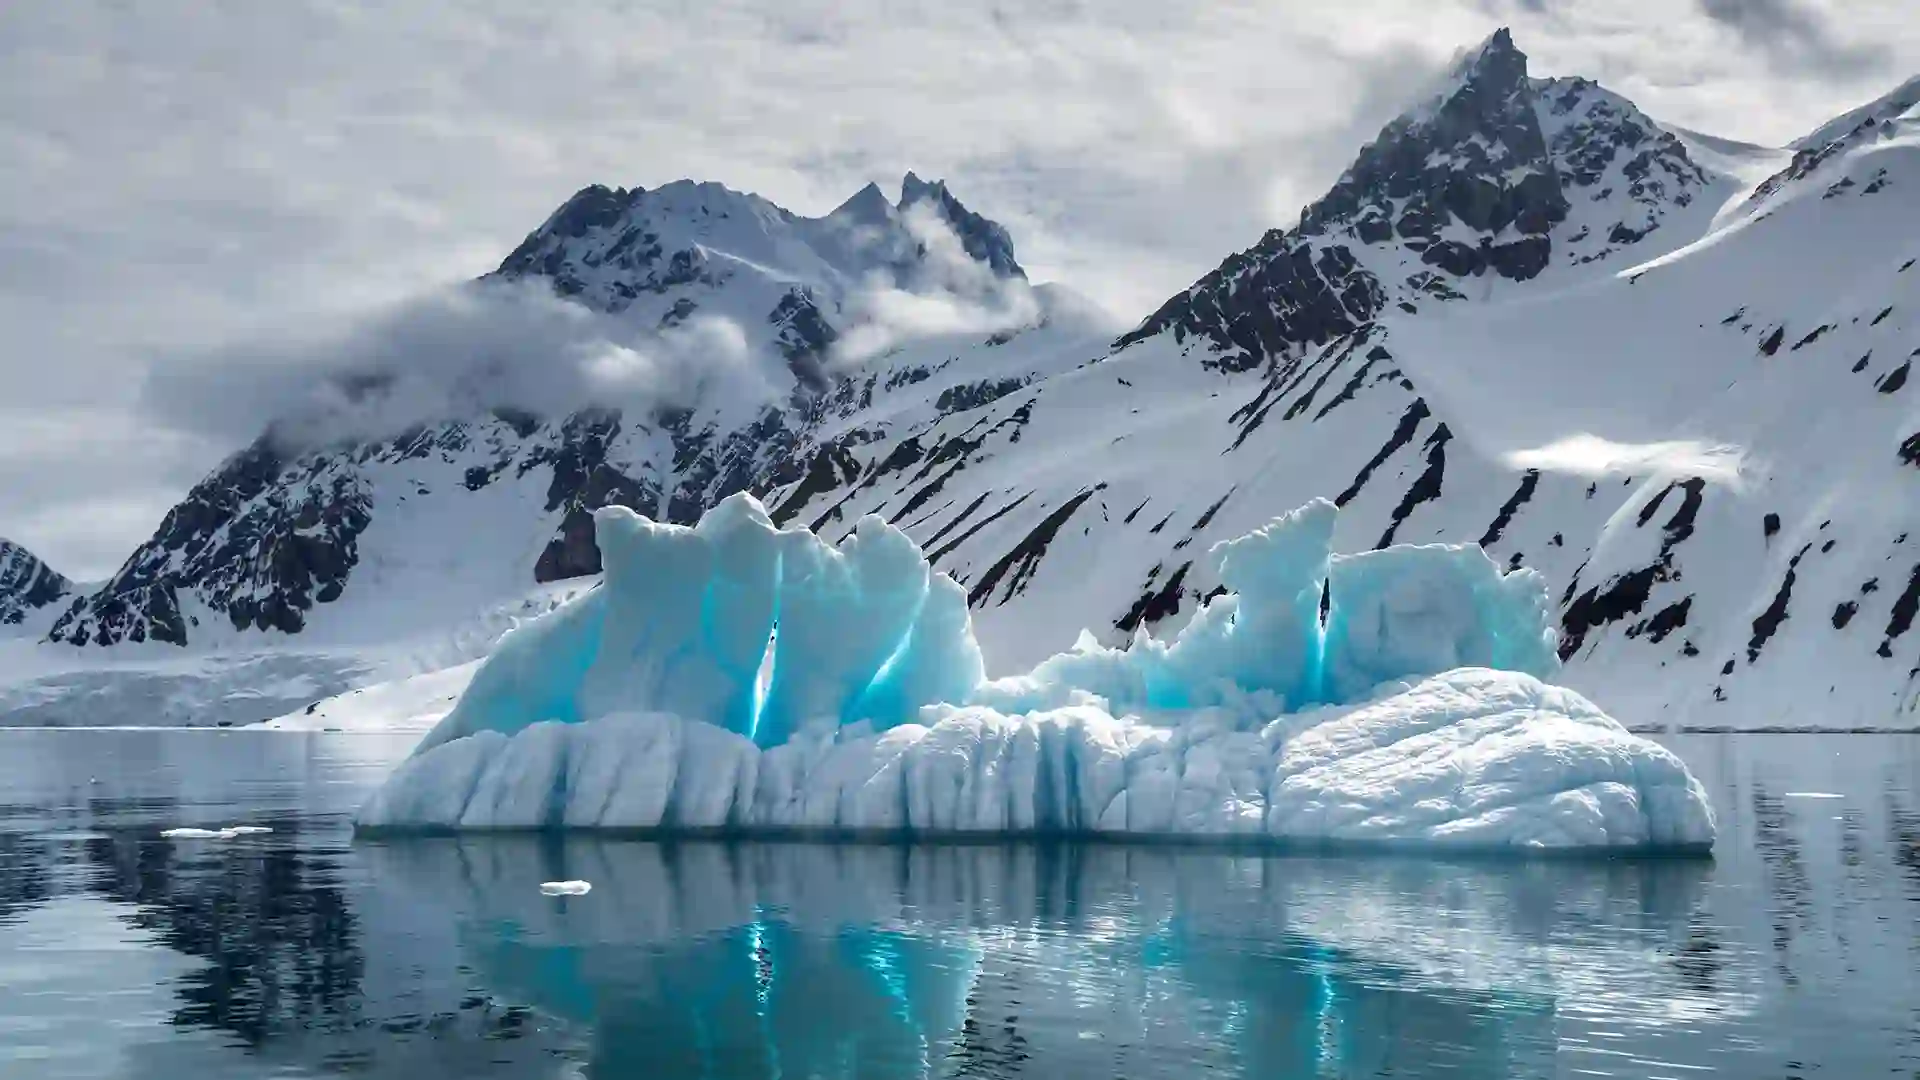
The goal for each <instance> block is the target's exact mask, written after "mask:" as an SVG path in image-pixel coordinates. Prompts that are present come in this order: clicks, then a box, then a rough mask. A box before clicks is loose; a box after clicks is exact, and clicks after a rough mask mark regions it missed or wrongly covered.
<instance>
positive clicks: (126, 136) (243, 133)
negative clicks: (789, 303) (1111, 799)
mask: <svg viewBox="0 0 1920 1080" xmlns="http://www.w3.org/2000/svg"><path fill="white" fill-rule="evenodd" d="M1810 3H1811V0H1801V5H1802V6H1801V7H1800V8H1795V9H1788V10H1789V11H1790V12H1791V11H1803V12H1812V11H1814V10H1815V9H1814V8H1812V7H1810V6H1808V5H1809V4H1810ZM1729 4H1730V0H1723V2H1722V3H1721V4H1720V10H1721V11H1722V12H1723V14H1724V12H1725V10H1726V9H1727V7H1728V6H1729ZM1772 6H1778V0H1774V4H1773V5H1772ZM1831 6H1832V5H1831V2H1830V3H1829V7H1831ZM1821 10H1826V9H1821ZM1845 14H1846V18H1845V20H1844V22H1834V21H1831V20H1828V19H1825V18H1822V17H1820V16H1818V15H1810V16H1809V18H1811V19H1813V20H1814V21H1813V24H1812V25H1814V26H1816V27H1824V28H1825V29H1824V30H1817V31H1816V36H1815V37H1813V38H1811V39H1810V40H1812V41H1814V42H1816V43H1818V42H1819V41H1821V40H1822V38H1821V37H1820V36H1819V35H1820V34H1824V35H1825V38H1824V40H1826V41H1827V42H1828V43H1829V44H1832V45H1834V46H1835V47H1837V48H1838V49H1840V50H1843V51H1844V50H1847V49H1849V48H1852V47H1853V45H1852V43H1855V42H1863V41H1864V42H1878V43H1882V44H1883V45H1884V50H1883V51H1882V52H1874V53H1865V54H1862V56H1861V59H1862V61H1863V62H1862V64H1861V65H1860V66H1859V67H1858V68H1857V69H1855V70H1846V69H1843V68H1841V67H1837V66H1836V65H1833V64H1827V63H1781V62H1777V61H1780V60H1781V59H1782V58H1783V57H1784V58H1785V59H1788V60H1791V59H1793V58H1795V57H1801V58H1803V59H1804V58H1806V57H1812V58H1815V59H1817V58H1819V57H1820V56H1821V55H1822V49H1821V47H1818V46H1817V45H1815V46H1806V45H1794V46H1791V49H1798V50H1801V51H1800V52H1797V53H1796V52H1793V51H1788V52H1785V53H1782V54H1780V56H1773V55H1772V54H1762V55H1768V56H1770V57H1771V58H1772V59H1774V60H1775V61H1776V63H1773V64H1768V65H1761V64H1755V63H1753V62H1752V55H1753V54H1752V53H1751V51H1750V50H1751V49H1752V48H1756V47H1758V46H1755V45H1754V44H1753V41H1752V39H1749V38H1734V40H1736V41H1742V42H1746V43H1747V44H1748V45H1749V49H1746V50H1743V49H1730V48H1728V47H1727V42H1728V40H1729V35H1730V34H1733V33H1737V31H1736V30H1735V29H1734V28H1733V27H1731V26H1729V24H1727V23H1726V22H1724V21H1716V20H1715V19H1713V18H1710V17H1709V16H1708V14H1707V13H1705V12H1703V11H1702V10H1701V9H1700V8H1699V7H1698V6H1697V5H1680V6H1675V5H1672V4H1670V3H1666V2H1665V0H1618V2H1616V3H1606V4H1577V3H1570V2H1554V3H1544V4H1532V3H1514V2H1506V0H1425V2H1419V3H1415V2H1413V0H1342V2H1340V3H1297V4H1189V5H1167V4H1165V3H1161V2H1158V0H1111V2H1105V3H1100V4H1089V3H1084V2H1069V0H1045V2H1035V3H1021V4H1014V3H997V4H992V5H986V4H978V5H976V4H952V3H936V2H932V0H793V2H792V3H788V4H767V3H764V2H760V0H707V2H704V3H697V4H695V3H682V2H678V0H675V2H671V3H661V4H629V3H624V2H620V0H582V2H580V3H570V4H565V5H545V6H539V5H535V6H528V5H509V4H498V3H492V2H486V0H465V2H463V3H459V4H455V5H408V4H373V3H366V2H362V0H345V2H342V0H280V2H276V3H272V4H227V5H214V4H204V3H196V2H193V0H151V2H145V3H140V4H132V5H128V4H123V3H115V2H110V0H60V2H58V3H11V4H7V3H0V161H5V162H6V163H7V167H6V168H4V169H0V326H4V327H6V328H7V343H6V345H7V348H6V351H5V352H4V353H0V365H4V371H3V372H0V374H3V375H4V379H3V380H0V383H3V384H4V391H0V442H5V443H7V444H8V445H10V446H11V447H12V448H13V449H12V450H11V451H9V453H10V454H11V455H12V456H10V457H6V458H5V460H7V461H9V462H11V464H8V465H6V466H4V470H3V471H0V533H4V534H7V535H14V536H17V537H18V538H19V539H21V540H22V541H23V542H26V543H29V544H30V545H32V546H36V547H45V548H47V549H48V550H46V551H45V552H43V554H46V555H47V556H48V557H49V558H52V559H53V560H54V561H55V562H56V564H58V565H61V566H62V567H63V569H67V568H71V569H72V570H73V572H76V573H89V572H90V571H88V570H87V569H85V568H84V566H82V564H87V563H91V562H93V561H94V560H95V559H98V558H100V555H99V554H98V553H99V552H102V551H108V550H111V549H115V548H117V549H118V550H120V551H122V552H124V551H126V550H130V549H131V548H132V546H133V545H134V544H135V543H137V542H138V541H139V540H141V539H144V536H145V533H146V531H147V530H145V529H133V528H130V527H126V526H123V525H122V524H121V523H120V522H121V521H122V520H124V519H123V518H120V517H116V518H115V519H114V522H112V523H108V522H105V521H101V522H100V523H99V524H98V528H97V529H96V530H93V531H90V530H89V528H88V524H87V523H88V521H89V520H90V517H91V516H92V515H93V514H94V511H93V510H92V509H90V507H92V506H93V505H94V502H95V499H96V495H97V494H98V493H99V492H102V491H112V492H116V493H120V494H123V495H124V496H125V497H126V499H128V500H129V501H128V502H127V503H126V505H128V506H133V505H150V504H159V505H164V504H165V503H166V501H167V498H168V496H169V495H174V496H177V495H178V494H179V493H181V492H182V491H183V490H184V488H185V486H186V485H187V484H189V483H191V482H192V480H193V479H195V478H196V477H197V476H198V475H200V474H201V473H203V472H204V471H205V470H206V469H208V468H210V467H212V466H213V465H214V464H216V463H217V462H218V460H219V459H220V457H221V456H222V455H223V454H225V453H228V452H230V451H231V450H232V449H234V448H235V444H236V441H243V440H244V439H246V438H250V437H251V436H252V434H253V432H252V431H247V432H245V433H244V434H243V433H241V430H240V429H242V428H244V427H246V426H247V425H246V424H245V423H242V422H241V421H242V420H245V419H248V418H245V417H236V418H235V419H234V420H233V421H232V423H231V424H229V425H226V426H222V427H221V428H220V429H219V430H220V431H222V432H230V433H229V434H223V435H221V436H220V437H218V438H216V437H214V436H213V435H212V434H206V435H201V434H199V433H197V432H181V431H168V430H162V428H163V427H164V424H165V423H166V422H168V421H166V420H165V418H156V416H155V415H153V414H152V413H150V412H149V411H148V405H149V402H148V401H147V399H146V397H145V396H144V394H143V391H142V388H143V387H144V386H146V385H147V384H148V377H147V376H148V372H149V369H154V374H155V375H156V377H158V378H161V379H164V378H166V377H167V376H168V374H169V372H170V371H171V370H172V369H174V368H176V367H177V368H182V369H185V368H190V367H192V366H193V365H192V360H191V358H192V357H196V356H205V355H207V354H209V353H211V352H218V351H220V350H221V349H223V348H225V349H226V350H227V352H228V354H229V355H228V359H229V360H230V361H235V360H237V359H238V358H237V357H235V356H233V355H232V354H233V353H234V352H236V351H238V349H239V346H238V345H236V344H235V343H239V342H262V341H271V340H273V339H274V338H275V337H276V335H278V334H280V333H282V332H283V330H282V328H285V327H300V326H317V325H323V324H325V323H326V322H328V321H350V322H359V321H362V320H363V319H364V314H363V313H365V312H367V311H368V310H370V309H371V310H375V311H389V312H390V311H392V310H393V309H394V307H395V306H396V305H406V304H410V303H415V302H418V301H417V300H416V299H414V298H418V297H420V296H421V295H422V294H423V293H431V292H433V291H435V290H440V289H446V288H451V287H453V286H455V285H456V284H457V283H458V282H461V281H465V280H468V279H471V278H473V277H476V276H478V275H479V274H481V273H484V272H485V271H486V270H488V269H490V268H491V267H492V266H493V265H495V264H496V263H497V262H498V260H499V259H500V258H501V257H502V256H503V255H504V254H505V253H506V252H507V251H508V250H510V249H511V248H512V247H513V245H514V243H515V242H516V241H517V240H518V239H519V237H520V236H522V235H524V234H525V233H526V231H527V230H528V229H530V228H532V227H533V226H534V225H536V224H537V223H538V222H539V221H541V220H542V219H543V218H545V217H546V215H547V214H548V213H549V212H551V211H552V209H553V208H554V207H555V206H557V205H559V203H560V202H561V201H562V200H564V199H565V198H566V197H567V196H568V195H569V194H571V193H572V192H573V191H575V190H577V189H578V188H579V187H580V186H582V185H583V184H585V183H589V182H594V181H599V182H604V183H609V184H623V185H629V186H631V185H633V184H644V185H646V186H648V187H653V186H658V185H660V184H662V183H665V182H668V181H671V180H674V179H678V178H681V177H695V178H701V179H716V180H721V181H724V182H726V183H727V184H729V185H730V186H732V187H734V188H737V189H744V190H752V191H756V192H759V193H760V194H763V195H765V196H767V197H768V198H771V199H773V200H774V201H775V202H777V203H779V204H781V205H782V206H785V207H787V208H789V209H791V210H794V211H795V212H798V213H807V214H817V213H821V212H824V211H826V210H828V209H830V208H831V207H832V206H833V205H835V204H837V203H838V202H839V201H840V199H841V198H843V197H844V196H845V195H846V194H847V193H848V192H851V191H853V190H855V189H857V188H858V187H859V186H860V185H861V184H863V183H865V182H866V181H867V180H868V179H872V178H876V177H890V176H898V175H900V174H901V173H903V172H905V171H906V170H907V169H910V168H911V169H915V170H918V171H919V172H920V173H921V174H922V175H939V176H944V177H946V178H947V179H948V181H949V182H950V183H951V184H952V186H953V189H954V191H955V192H956V194H958V195H959V197H960V198H962V199H963V200H965V201H966V202H967V203H968V205H970V206H972V207H973V208H974V209H976V210H978V211H980V212H981V213H984V214H986V215H988V216H990V217H993V218H995V219H996V220H999V221H1001V222H1003V223H1004V224H1006V225H1007V226H1008V227H1009V229H1010V230H1011V231H1012V232H1013V235H1014V239H1015V242H1016V243H1017V244H1018V246H1019V251H1020V258H1021V262H1022V264H1023V265H1025V266H1026V267H1027V268H1028V270H1029V272H1030V273H1031V274H1032V275H1033V276H1034V278H1035V280H1036V281H1048V280H1055V281H1063V282H1066V283H1068V284H1071V285H1073V286H1075V287H1077V288H1079V289H1080V290H1082V291H1084V292H1087V293H1089V294H1090V295H1092V296H1093V297H1094V298H1095V299H1097V300H1099V301H1101V302H1103V303H1104V304H1105V306H1107V307H1109V308H1111V309H1113V310H1115V311H1118V312H1121V313H1124V314H1127V315H1130V316H1132V317H1133V318H1135V319H1137V318H1139V317H1140V316H1142V315H1144V314H1145V313H1146V312H1147V311H1148V310H1150V309H1151V308H1152V307H1154V306H1155V305H1157V304H1158V303H1159V302H1160V301H1162V300H1164V299H1165V298H1166V297H1167V296H1169V295H1171V294H1172V293H1173V292H1175V291H1177V290H1179V289H1180V288H1183V287H1184V286H1185V285H1187V284H1188V283H1189V282H1191V281H1192V280H1193V279H1194V278H1195V277H1198V276H1199V275H1200V274H1202V273H1204V272H1205V271H1207V270H1208V269H1210V268H1211V267H1212V266H1214V265H1215V264H1217V263H1218V262H1219V260H1220V259H1221V258H1223V257H1224V256H1225V255H1227V254H1228V253H1230V252H1232V251H1235V250H1238V249H1242V248H1245V247H1247V246H1248V245H1250V244H1252V243H1253V242H1254V241H1256V240H1257V239H1258V238H1259V236H1260V234H1261V232H1263V231H1264V230H1265V229H1266V228H1268V227H1270V226H1275V225H1284V224H1286V223H1288V221H1289V220H1290V219H1291V218H1292V217H1293V215H1294V214H1296V213H1297V211H1298V209H1299V207H1300V206H1301V205H1303V204H1304V203H1305V202H1307V201H1308V200H1310V199H1312V198H1313V197H1315V196H1316V195H1317V194H1318V193H1319V192H1320V191H1321V190H1324V189H1325V187H1326V186H1328V185H1329V184H1330V183H1331V182H1332V181H1333V179H1334V178H1335V177H1337V176H1338V174H1339V172H1340V170H1341V169H1342V168H1343V167H1344V165H1345V164H1346V162H1347V160H1348V159H1349V158H1350V156H1351V154H1352V152H1353V151H1354V150H1356V149H1357V148H1358V146H1359V143H1360V142H1361V141H1364V140H1365V139H1366V138H1369V137H1371V135H1372V134H1373V132H1374V131H1375V130H1377V129H1378V127H1379V126H1380V124H1381V123H1383V122H1384V121H1385V120H1387V119H1388V118H1390V117H1391V115H1392V113H1393V111H1394V110H1395V108H1396V106H1397V104H1398V100H1397V96H1398V94H1399V92H1400V91H1401V89H1402V88H1403V86H1404V85H1405V83H1404V82H1403V80H1405V79H1406V78H1407V77H1408V75H1409V74H1410V73H1417V72H1418V70H1419V69H1421V68H1422V67H1423V66H1425V65H1430V64H1438V63H1441V62H1444V60H1445V58H1446V56H1447V55H1448V54H1450V53H1451V52H1452V51H1453V49H1454V48H1455V47H1456V46H1458V45H1460V44H1462V43H1465V42H1470V41H1473V40H1477V39H1479V38H1481V37H1484V36H1485V34H1486V33H1487V32H1488V31H1490V30H1491V29H1492V28H1493V26H1494V25H1496V24H1497V23H1498V22H1511V23H1513V25H1514V31H1515V35H1516V40H1517V41H1518V43H1519V44H1520V46H1521V47H1522V48H1523V49H1525V50H1526V51H1527V52H1528V53H1529V55H1530V57H1531V58H1532V60H1533V62H1534V67H1535V69H1536V71H1537V72H1540V73H1555V74H1583V75H1588V76H1591V77H1594V78H1598V79H1600V80H1602V81H1604V82H1607V83H1609V85H1612V86H1613V87H1614V88H1616V89H1618V90H1620V91H1621V92H1623V93H1626V94H1627V95H1628V96H1630V97H1632V98H1634V99H1635V100H1636V101H1637V102H1639V103H1640V104H1641V105H1642V106H1643V107H1645V108H1646V109H1647V110H1648V111H1649V112H1651V113H1653V114H1654V115H1656V116H1659V117H1661V118H1663V119H1670V120H1672V121H1674V122H1676V123H1680V124H1684V125H1686V126H1688V127H1690V128H1694V129H1698V130H1703V131H1707V132H1711V133H1714V134H1720V135H1726V136H1729V137H1734V138H1740V139H1745V140H1748V141H1756V142H1782V141H1785V140H1787V139H1790V138H1793V137H1794V136H1796V135H1798V134H1800V133H1801V132H1804V131H1806V130H1809V129H1811V128H1812V127H1814V126H1815V125H1817V124H1818V123H1820V122H1822V121H1824V120H1826V119H1828V118H1830V117H1832V116H1834V115H1836V114H1838V113H1840V112H1842V111H1844V110H1845V109H1846V108H1848V107H1850V106H1852V105H1854V104H1857V103H1858V102H1860V101H1863V100H1866V99H1867V98H1870V97H1873V96H1875V95H1876V94H1878V93H1880V92H1882V91H1884V90H1885V89H1886V88H1887V87H1888V86H1891V85H1892V84H1893V83H1895V82H1897V81H1899V79H1900V78H1903V77H1905V76H1907V75H1910V74H1911V72H1910V71H1895V70H1893V69H1891V67H1890V66H1889V65H1890V64H1891V62H1892V61H1891V59H1890V58H1891V57H1897V56H1902V55H1905V56H1912V55H1915V54H1917V53H1920V22H1917V21H1916V20H1914V19H1913V18H1912V13H1911V3H1910V0H1857V2H1856V0H1850V2H1849V3H1848V4H1847V5H1846V7H1845ZM1789 18H1790V22H1789V24H1788V25H1792V24H1791V16H1790V17H1789ZM1750 23H1751V20H1749V24H1750ZM1843 32H1844V34H1845V35H1846V37H1844V39H1842V38H1841V37H1840V35H1841V34H1842V33H1843ZM1803 36H1804V35H1803ZM1809 49H1811V50H1812V51H1807V50H1809ZM1825 51H1826V52H1829V53H1830V52H1831V51H1832V50H1831V49H1828V50H1825ZM503 73H511V75H512V77H511V78H507V77H503ZM918 314H920V315H925V314H926V313H924V312H922V313H918ZM936 314H937V313H936ZM419 317H421V318H424V317H425V316H419ZM456 317H457V316H456ZM929 321H931V317H929ZM303 333H308V335H309V336H311V334H310V333H309V332H303ZM636 351H639V350H636ZM639 352H640V355H642V356H646V355H649V354H647V353H645V352H644V351H639ZM666 363H667V366H668V367H669V368H671V367H672V363H671V361H668V362H666ZM639 366H640V367H641V368H642V369H646V367H647V365H646V364H645V363H644V362H641V363H640V364H639ZM247 378H248V379H250V380H254V382H255V383H260V382H271V379H269V378H268V377H267V376H265V375H262V374H259V373H257V372H250V373H249V374H248V376H247ZM256 390H257V387H256ZM53 413H58V414H60V415H61V416H64V417H68V418H69V419H70V421H71V422H72V423H73V424H74V425H75V427H74V428H73V429H72V434H73V435H74V436H75V439H77V446H76V445H74V440H66V441H63V442H62V443H61V446H62V448H61V449H57V450H56V449H53V448H52V446H51V445H49V446H48V447H47V448H44V449H39V448H36V444H35V442H34V441H33V440H32V439H30V438H28V437H27V436H25V435H21V434H19V432H20V431H22V430H24V426H25V421H26V420H27V419H29V418H31V417H35V416H39V415H43V414H53ZM22 455H25V456H22ZM115 455H119V456H118V457H116V456H115ZM116 497H118V496H117V495H116ZM79 537H86V538H87V539H86V541H85V544H84V545H83V546H84V549H85V550H84V551H83V550H82V546H76V544H77V541H76V538H79ZM109 569H110V567H109Z"/></svg>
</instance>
